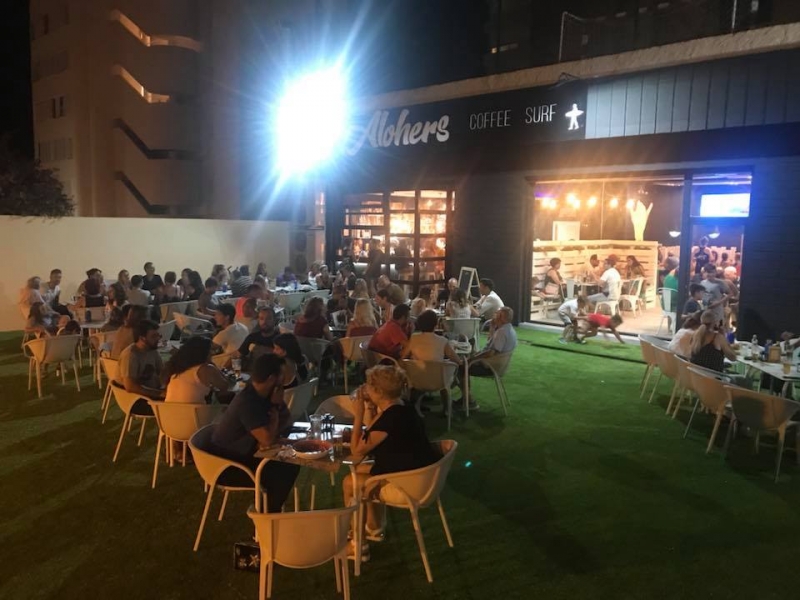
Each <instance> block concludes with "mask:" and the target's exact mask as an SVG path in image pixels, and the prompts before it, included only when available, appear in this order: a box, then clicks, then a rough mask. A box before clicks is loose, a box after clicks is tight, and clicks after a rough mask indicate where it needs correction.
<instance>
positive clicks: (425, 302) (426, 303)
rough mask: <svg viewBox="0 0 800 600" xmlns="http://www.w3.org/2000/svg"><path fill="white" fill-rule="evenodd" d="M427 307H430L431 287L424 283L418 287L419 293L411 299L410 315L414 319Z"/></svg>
mask: <svg viewBox="0 0 800 600" xmlns="http://www.w3.org/2000/svg"><path fill="white" fill-rule="evenodd" d="M429 308H432V305H431V288H430V287H429V286H427V285H426V286H423V287H421V288H420V289H419V295H418V296H417V297H416V298H414V299H413V300H412V301H411V317H412V318H414V319H416V318H417V317H418V316H420V315H421V314H422V313H423V312H424V311H426V310H428V309H429Z"/></svg>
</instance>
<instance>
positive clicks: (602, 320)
mask: <svg viewBox="0 0 800 600" xmlns="http://www.w3.org/2000/svg"><path fill="white" fill-rule="evenodd" d="M579 322H580V326H579V331H578V332H577V337H578V342H579V343H581V344H585V343H586V338H587V337H594V336H596V335H597V333H598V331H599V330H600V328H601V327H602V328H603V329H606V330H608V331H610V332H611V333H613V334H614V337H615V338H617V341H619V343H620V344H624V343H625V342H624V341H623V340H622V338H621V337H620V335H619V332H618V331H617V327H619V326H620V325H621V324H622V317H620V316H619V315H614V316H613V317H609V316H608V315H601V314H600V313H589V314H588V315H586V318H585V319H583V318H581V319H579Z"/></svg>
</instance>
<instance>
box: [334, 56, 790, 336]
mask: <svg viewBox="0 0 800 600" xmlns="http://www.w3.org/2000/svg"><path fill="white" fill-rule="evenodd" d="M799 71H800V51H797V50H785V51H776V52H770V53H765V54H757V55H750V56H742V57H736V58H729V59H724V60H716V61H709V62H700V63H696V64H692V65H687V66H680V67H670V68H662V69H657V70H653V71H645V72H637V73H634V74H627V75H622V76H618V77H608V78H601V79H596V80H590V81H563V82H561V83H557V84H555V85H551V86H546V87H536V88H530V89H523V90H514V91H509V92H502V93H497V94H490V95H482V96H473V97H466V98H459V99H453V100H445V101H441V102H435V103H430V104H418V105H411V106H396V107H393V108H386V109H382V110H377V111H369V112H367V113H365V114H363V115H361V116H360V121H359V123H360V126H359V127H358V128H357V131H356V133H355V135H354V137H353V139H352V140H351V141H350V148H349V151H348V154H349V156H348V158H346V159H345V160H344V161H343V162H342V164H341V165H340V168H339V170H338V173H337V175H336V176H335V177H332V178H331V180H330V182H329V186H328V193H327V253H328V256H327V259H328V261H329V262H333V261H335V260H336V258H337V252H338V251H339V249H340V248H341V247H342V242H343V240H342V236H343V233H345V232H347V223H346V213H347V210H348V209H347V205H348V202H349V201H350V200H349V199H352V198H353V197H354V196H358V195H364V194H372V195H373V196H374V197H375V198H380V197H381V195H383V197H384V198H385V201H386V203H387V204H386V206H389V205H391V203H392V202H393V201H394V200H393V194H395V193H396V192H397V191H398V190H402V191H404V194H405V196H406V197H413V196H414V194H413V193H411V192H412V191H416V199H417V210H418V212H421V213H422V214H423V215H424V213H425V211H424V206H423V201H425V199H426V198H429V197H434V196H435V194H433V192H434V191H435V192H437V193H438V194H439V197H441V198H447V199H448V202H449V203H450V204H448V210H449V211H450V212H449V213H448V217H447V225H446V234H442V233H441V232H440V233H439V234H437V235H440V236H445V237H446V251H444V252H442V253H441V255H440V256H441V257H442V262H443V263H444V264H443V267H442V269H441V270H438V269H437V270H436V272H435V276H432V273H433V271H430V270H425V269H426V267H424V265H419V267H418V270H415V271H413V272H412V273H413V275H409V276H408V277H406V278H403V277H402V276H400V275H398V274H397V273H396V272H395V271H392V273H393V278H395V279H399V280H405V281H406V282H409V281H410V282H412V283H410V284H409V285H412V286H414V287H417V288H418V287H419V286H420V285H421V284H422V283H423V282H424V281H425V280H430V281H434V280H436V281H439V280H441V279H443V278H444V277H447V276H454V275H457V274H458V269H459V268H460V267H461V266H470V267H475V268H477V270H478V273H479V274H480V275H481V276H487V277H491V278H492V279H494V280H495V282H496V286H497V287H496V289H497V291H498V293H499V294H500V296H501V297H502V298H503V299H504V301H505V302H506V304H507V305H509V306H511V307H513V308H514V310H515V314H516V317H517V319H518V320H519V321H526V320H529V319H530V314H531V313H530V311H529V307H530V303H531V295H532V286H533V285H535V282H534V281H532V278H531V272H532V271H531V268H532V261H533V260H534V258H532V252H531V248H532V246H533V245H534V244H535V242H536V240H535V239H534V230H535V229H536V228H535V224H536V222H537V220H538V219H542V218H545V217H544V213H543V212H542V211H541V210H539V209H537V206H539V205H541V203H542V200H545V201H547V199H546V198H542V197H540V193H539V192H538V191H537V190H538V189H542V187H541V186H542V185H544V184H545V183H546V182H552V181H559V182H563V181H568V182H571V183H575V185H582V184H583V182H586V181H600V180H602V181H603V182H606V181H608V182H612V183H609V185H612V184H613V183H615V182H620V181H641V180H644V179H645V178H653V179H658V180H659V181H663V182H666V184H665V185H667V186H674V190H673V192H674V193H673V197H674V198H676V199H677V200H676V201H677V204H676V206H677V207H679V208H678V209H676V210H677V214H676V215H675V216H674V218H673V219H672V222H670V223H669V226H667V225H665V223H663V222H660V223H652V222H651V224H650V225H648V227H649V226H660V227H661V229H663V230H666V229H677V230H679V231H676V232H675V233H680V232H682V235H680V238H679V239H678V238H676V241H675V245H676V246H680V269H679V275H680V293H679V299H678V302H679V304H680V303H682V302H683V300H684V299H685V296H686V293H685V291H686V289H687V288H688V283H689V278H690V276H691V273H690V270H691V267H692V263H691V254H692V249H693V246H696V244H697V237H698V235H696V234H692V233H691V232H698V231H701V230H702V231H711V230H714V231H716V232H717V235H719V231H720V230H723V231H724V230H725V229H726V228H730V227H733V228H736V229H737V231H741V232H742V233H743V238H744V242H743V246H744V252H743V255H744V257H743V260H742V265H741V282H742V283H741V303H740V315H739V337H740V338H748V339H749V336H751V335H752V334H753V333H756V334H758V335H759V336H760V337H770V336H775V335H776V334H778V333H780V331H782V330H784V329H792V328H793V327H797V316H796V310H795V309H794V307H795V305H796V304H798V303H800V275H798V274H797V272H795V270H794V269H792V268H791V264H792V258H793V253H792V250H793V248H794V246H795V242H796V240H797V239H798V238H800V199H798V192H800V135H798V134H800V77H798V74H800V73H799ZM604 185H605V183H604ZM702 186H706V187H702ZM725 186H739V187H736V188H734V187H725ZM643 188H644V186H642V189H643ZM723 188H725V189H723ZM665 189H666V188H665ZM676 190H677V191H676ZM720 190H723V191H739V192H743V193H745V194H749V198H750V206H749V213H746V214H737V215H732V214H725V213H709V214H711V215H713V216H709V214H705V215H704V214H702V212H701V211H700V210H698V208H699V206H700V205H699V202H700V198H701V196H702V193H703V192H708V191H713V192H715V193H716V192H718V191H720ZM429 192H430V193H429ZM643 193H647V192H646V190H645V191H644V192H643ZM590 200H593V201H595V202H596V199H595V198H591V199H590ZM612 200H613V201H615V202H616V199H612ZM584 201H585V200H584ZM623 201H624V198H623ZM600 202H601V203H602V202H604V199H602V198H601V200H600ZM651 204H652V202H651ZM584 206H585V205H584ZM582 210H586V209H582ZM387 211H388V209H387ZM576 212H578V213H580V212H581V211H580V210H578V211H576ZM389 216H390V215H389V213H388V212H387V213H386V217H387V218H389ZM659 219H661V217H659V218H658V219H656V220H659ZM420 222H421V221H420V220H419V217H417V221H416V225H417V226H418V227H419V223H420ZM384 225H385V226H386V228H385V229H384V230H383V234H384V235H385V238H384V239H385V241H386V242H387V243H388V241H389V239H388V238H389V236H390V235H393V234H392V233H391V232H390V231H389V225H388V222H384ZM414 233H420V229H419V228H417V229H416V230H414ZM425 235H433V234H424V233H423V234H421V235H420V236H418V239H417V240H416V241H417V242H420V241H421V239H422V238H424V237H425ZM712 237H713V236H712ZM437 239H438V238H437ZM423 241H424V240H423ZM661 243H662V244H663V243H664V242H661ZM654 244H655V243H653V247H654ZM423 245H424V244H418V246H417V249H418V250H419V249H421V248H422V247H423ZM440 245H441V244H440ZM741 250H742V245H741V244H739V245H738V250H737V251H741ZM425 259H426V257H425V256H423V255H419V254H415V255H414V257H413V259H412V261H411V262H412V263H414V264H415V265H416V264H417V263H425V262H426V260H425ZM394 262H395V259H394V258H393V257H392V256H389V257H388V258H387V267H389V268H393V263H394Z"/></svg>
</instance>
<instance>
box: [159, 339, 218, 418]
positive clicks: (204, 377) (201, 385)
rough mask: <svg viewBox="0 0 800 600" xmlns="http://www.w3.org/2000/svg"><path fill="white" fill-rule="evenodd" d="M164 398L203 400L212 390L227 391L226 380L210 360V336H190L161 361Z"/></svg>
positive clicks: (194, 402) (190, 401) (185, 400)
mask: <svg viewBox="0 0 800 600" xmlns="http://www.w3.org/2000/svg"><path fill="white" fill-rule="evenodd" d="M161 378H162V380H163V382H164V384H165V385H166V386H167V395H166V398H165V399H164V401H165V402H183V403H184V404H206V398H207V397H208V395H209V394H210V393H211V391H212V390H216V391H218V392H225V393H227V391H228V385H229V384H228V380H227V379H225V376H224V375H223V374H222V371H220V370H219V369H218V368H217V367H216V366H215V365H214V364H213V363H212V362H211V340H210V339H208V338H205V337H198V336H195V337H191V338H189V339H188V340H186V342H185V343H184V344H183V346H181V348H180V350H178V351H177V352H176V353H175V354H174V355H173V356H172V358H170V359H169V360H168V361H167V364H166V365H164V371H163V372H162V373H161Z"/></svg>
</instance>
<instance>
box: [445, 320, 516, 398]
mask: <svg viewBox="0 0 800 600" xmlns="http://www.w3.org/2000/svg"><path fill="white" fill-rule="evenodd" d="M513 320H514V311H513V309H512V308H511V307H510V306H502V307H500V308H499V309H497V311H495V313H494V316H493V317H492V321H491V325H490V327H489V339H488V340H487V341H486V346H484V348H483V350H481V351H480V352H478V353H477V354H475V355H473V356H472V358H470V359H469V371H468V372H467V373H464V372H463V370H462V372H461V376H462V378H463V377H468V376H470V375H475V376H476V377H488V376H490V375H492V370H491V369H490V368H489V367H488V365H486V364H485V363H483V362H481V361H482V360H483V359H490V358H492V357H493V356H497V355H499V354H508V353H510V352H513V351H514V350H515V349H516V347H517V332H516V331H514V326H513V325H512V324H511V322H512V321H513ZM462 381H463V379H462ZM461 390H462V394H463V391H464V388H463V387H462V388H461ZM463 402H464V398H463V397H462V398H461V400H460V401H459V402H458V403H459V404H462V403H463ZM467 402H469V409H470V410H478V408H479V406H478V404H477V403H476V402H475V400H474V399H473V398H467ZM453 404H456V402H454V403H453Z"/></svg>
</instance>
